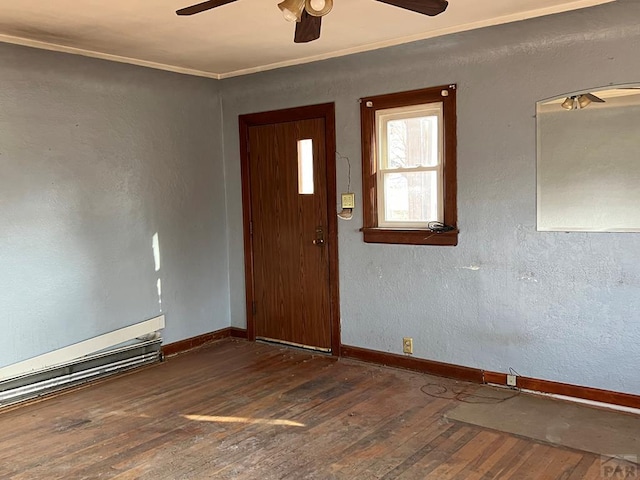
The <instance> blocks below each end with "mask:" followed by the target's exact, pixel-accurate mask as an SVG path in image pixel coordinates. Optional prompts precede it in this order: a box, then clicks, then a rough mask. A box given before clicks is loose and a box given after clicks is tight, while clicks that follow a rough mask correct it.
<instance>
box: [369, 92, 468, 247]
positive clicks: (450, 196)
mask: <svg viewBox="0 0 640 480" xmlns="http://www.w3.org/2000/svg"><path fill="white" fill-rule="evenodd" d="M360 113H361V121H362V180H363V206H364V225H363V228H362V232H363V234H364V241H365V242H369V243H402V244H411V245H457V243H458V230H457V227H456V221H457V218H456V216H457V213H456V86H455V85H447V86H443V87H435V88H428V89H424V90H414V91H410V92H402V93H394V94H389V95H381V96H376V97H368V98H363V99H362V101H361V107H360ZM443 227H444V228H443Z"/></svg>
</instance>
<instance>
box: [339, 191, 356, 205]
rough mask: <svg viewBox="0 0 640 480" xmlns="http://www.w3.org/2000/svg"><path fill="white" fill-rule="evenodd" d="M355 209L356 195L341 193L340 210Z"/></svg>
mask: <svg viewBox="0 0 640 480" xmlns="http://www.w3.org/2000/svg"><path fill="white" fill-rule="evenodd" d="M355 207H356V194H355V193H343V194H342V208H355Z"/></svg>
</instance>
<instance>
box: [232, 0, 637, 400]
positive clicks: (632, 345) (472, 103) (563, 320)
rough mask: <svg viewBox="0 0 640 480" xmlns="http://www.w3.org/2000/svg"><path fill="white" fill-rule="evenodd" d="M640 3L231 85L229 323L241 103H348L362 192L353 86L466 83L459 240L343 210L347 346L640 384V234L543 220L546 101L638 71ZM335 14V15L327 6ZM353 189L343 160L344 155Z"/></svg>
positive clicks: (620, 385)
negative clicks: (444, 243) (429, 237)
mask: <svg viewBox="0 0 640 480" xmlns="http://www.w3.org/2000/svg"><path fill="white" fill-rule="evenodd" d="M638 18H640V2H638V1H637V0H619V1H618V2H615V3H613V4H608V5H605V6H601V7H596V8H591V9H588V10H582V11H576V12H572V13H568V14H562V15H557V16H552V17H546V18H540V19H534V20H530V21H526V22H521V23H515V24H511V25H503V26H499V27H494V28H488V29H484V30H477V31H472V32H467V33H462V34H457V35H451V36H447V37H443V38H439V39H434V40H427V41H423V42H418V43H414V44H409V45H404V46H399V47H394V48H389V49H385V50H379V51H375V52H369V53H364V54H359V55H354V56H349V57H343V58H339V59H333V60H328V61H324V62H319V63H315V64H309V65H304V66H298V67H291V68H287V69H281V70H276V71H271V72H266V73H262V74H256V75H252V76H247V77H243V78H234V79H229V80H225V81H223V82H222V85H223V87H222V99H223V115H224V145H225V166H226V177H227V186H228V190H227V191H228V218H229V230H228V236H229V247H230V249H229V255H230V257H229V258H230V287H231V322H232V324H233V325H235V326H239V327H243V326H244V325H245V312H244V272H243V252H242V242H241V238H242V220H241V219H242V215H241V189H240V163H239V152H238V127H237V116H238V114H243V113H250V112H258V111H265V110H271V109H280V108H286V107H292V106H297V105H306V104H314V103H321V102H333V101H335V102H336V121H337V147H338V150H339V151H340V153H341V154H343V155H346V156H348V157H349V158H350V159H351V166H352V173H353V174H352V179H353V187H352V188H353V189H354V191H355V192H357V202H358V205H361V204H362V202H361V193H360V192H361V183H360V129H359V113H358V103H357V99H358V98H359V97H362V96H367V95H375V94H382V93H389V92H397V91H402V90H408V89H413V88H421V87H429V86H435V85H440V84H449V83H457V84H458V88H459V90H458V139H459V157H458V178H459V195H458V205H459V227H460V230H461V234H460V244H459V246H458V247H455V248H450V247H423V246H415V247H414V246H393V245H373V244H364V243H363V242H362V237H361V234H360V233H359V232H358V229H359V228H360V227H361V225H362V216H361V213H362V212H361V209H360V208H358V209H356V212H355V218H354V219H353V220H352V221H351V222H342V221H341V223H340V230H339V237H340V238H339V248H340V285H341V288H340V295H341V315H342V340H343V343H345V344H350V345H356V346H360V347H366V348H371V349H376V350H382V351H388V352H393V353H400V352H401V346H402V342H401V340H402V336H411V337H413V338H414V348H415V356H417V357H421V358H428V359H433V360H439V361H444V362H451V363H454V364H462V365H468V366H473V367H480V368H484V369H488V370H496V371H501V372H505V371H508V369H509V367H513V368H515V370H517V371H518V372H519V373H520V374H522V375H528V376H533V377H539V378H545V379H550V380H554V381H563V382H569V383H575V384H581V385H587V386H592V387H600V388H605V389H612V390H617V391H624V392H631V393H636V394H640V376H638V368H639V366H640V313H639V312H640V235H638V234H629V233H627V234H584V233H575V234H565V233H543V232H536V225H535V222H536V198H535V192H536V174H535V165H536V132H535V118H534V115H535V104H536V101H537V100H540V99H544V98H549V97H552V96H555V95H559V94H561V93H563V92H572V91H576V90H583V89H589V88H591V87H594V86H604V85H607V84H610V83H629V82H637V81H640V63H639V62H638V47H639V46H640V24H638ZM327 21H330V19H327ZM338 168H339V172H338V175H339V176H338V188H339V190H345V189H346V184H347V179H346V166H345V165H344V163H343V162H340V163H339V165H338Z"/></svg>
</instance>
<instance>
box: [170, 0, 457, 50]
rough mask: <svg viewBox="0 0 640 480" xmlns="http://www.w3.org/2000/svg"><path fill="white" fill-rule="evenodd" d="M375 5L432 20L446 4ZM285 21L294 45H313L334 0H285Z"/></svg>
mask: <svg viewBox="0 0 640 480" xmlns="http://www.w3.org/2000/svg"><path fill="white" fill-rule="evenodd" d="M235 1H236V0H208V1H206V2H202V3H198V4H196V5H191V6H190V7H185V8H181V9H180V10H178V11H176V13H177V14H178V15H194V14H196V13H200V12H204V11H207V10H211V9H212V8H216V7H220V6H222V5H226V4H227V3H233V2H235ZM376 1H378V2H382V3H386V4H387V5H393V6H394V7H399V8H404V9H405V10H411V11H412V12H416V13H421V14H423V15H429V16H430V17H434V16H436V15H439V14H441V13H442V12H444V11H445V10H446V9H447V6H448V5H449V2H448V1H447V0H376ZM278 7H279V8H280V10H282V13H283V14H284V18H285V19H286V20H288V21H290V22H293V21H295V22H296V32H295V35H294V39H293V41H294V42H295V43H307V42H312V41H313V40H317V39H318V38H320V26H321V23H322V17H323V16H325V15H326V14H327V13H329V12H330V11H331V8H332V7H333V0H284V1H283V2H281V3H279V4H278Z"/></svg>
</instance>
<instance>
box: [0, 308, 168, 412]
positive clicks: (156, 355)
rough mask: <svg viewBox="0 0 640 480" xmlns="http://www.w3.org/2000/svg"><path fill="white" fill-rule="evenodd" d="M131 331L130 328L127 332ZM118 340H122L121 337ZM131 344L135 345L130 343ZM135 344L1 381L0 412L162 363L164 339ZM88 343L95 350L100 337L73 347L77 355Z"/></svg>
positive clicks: (148, 337) (154, 336)
mask: <svg viewBox="0 0 640 480" xmlns="http://www.w3.org/2000/svg"><path fill="white" fill-rule="evenodd" d="M162 326H163V327H164V318H162ZM122 330H127V329H122ZM132 330H133V329H132V328H131V327H128V331H132ZM114 334H116V335H114ZM117 334H118V332H112V333H110V334H106V335H105V336H104V337H106V338H110V339H113V338H118V335H117ZM119 339H120V340H121V339H122V335H120V338H119ZM107 341H109V340H107ZM132 341H133V342H134V343H131V342H132ZM132 341H128V342H127V341H121V342H120V344H119V345H118V346H114V347H111V348H109V347H107V348H103V349H101V350H100V351H97V352H93V353H89V354H84V355H82V356H80V357H78V358H73V359H71V360H68V361H64V362H58V363H56V364H55V365H51V366H45V367H44V368H37V369H31V371H28V372H26V373H23V374H20V375H16V376H12V377H11V378H4V379H1V380H0V408H3V407H6V406H8V405H15V404H17V403H20V402H24V401H27V400H32V399H34V398H38V397H41V396H43V395H47V394H50V393H53V392H56V391H59V390H63V389H66V388H70V387H73V386H78V385H81V384H84V383H87V382H90V381H92V380H97V379H100V378H104V377H107V376H109V375H113V374H116V373H120V372H124V371H127V370H131V369H133V368H137V367H141V366H143V365H149V364H152V363H155V362H158V361H160V360H161V358H162V353H161V346H162V338H161V337H160V335H159V333H155V334H147V335H146V336H144V337H142V338H139V339H134V340H132ZM89 342H91V344H92V345H93V346H94V347H95V345H97V344H98V343H99V342H100V337H98V338H96V339H91V340H90V341H87V342H82V343H81V344H77V345H75V346H73V348H74V351H75V352H77V351H78V346H80V347H82V345H83V344H85V343H89ZM125 343H128V344H125ZM53 353H55V352H53ZM47 355H49V356H51V355H52V354H47ZM7 368H9V367H7ZM0 371H1V369H0ZM0 378H1V377H0Z"/></svg>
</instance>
